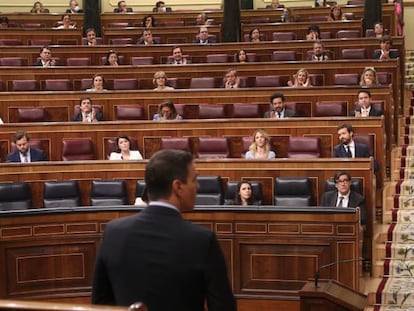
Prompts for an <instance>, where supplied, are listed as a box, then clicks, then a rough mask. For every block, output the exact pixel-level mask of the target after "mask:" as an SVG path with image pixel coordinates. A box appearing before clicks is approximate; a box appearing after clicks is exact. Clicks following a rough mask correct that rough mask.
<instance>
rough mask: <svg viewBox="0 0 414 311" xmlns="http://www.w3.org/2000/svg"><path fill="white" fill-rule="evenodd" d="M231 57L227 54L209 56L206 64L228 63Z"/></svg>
mask: <svg viewBox="0 0 414 311" xmlns="http://www.w3.org/2000/svg"><path fill="white" fill-rule="evenodd" d="M228 61H229V56H228V55H227V54H207V55H206V63H227V62H228Z"/></svg>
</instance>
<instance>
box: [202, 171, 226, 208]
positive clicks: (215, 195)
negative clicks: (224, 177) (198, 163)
mask: <svg viewBox="0 0 414 311" xmlns="http://www.w3.org/2000/svg"><path fill="white" fill-rule="evenodd" d="M197 182H198V184H199V188H198V190H197V195H196V202H195V204H196V205H221V204H223V199H224V196H223V188H222V184H221V182H222V181H221V177H220V176H215V175H200V176H198V177H197Z"/></svg>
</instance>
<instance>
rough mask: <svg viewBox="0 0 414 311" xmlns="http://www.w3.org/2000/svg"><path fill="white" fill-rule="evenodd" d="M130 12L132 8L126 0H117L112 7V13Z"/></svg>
mask: <svg viewBox="0 0 414 311" xmlns="http://www.w3.org/2000/svg"><path fill="white" fill-rule="evenodd" d="M130 12H132V8H129V7H128V4H127V3H126V1H124V0H121V1H118V5H117V7H116V8H115V9H114V13H130Z"/></svg>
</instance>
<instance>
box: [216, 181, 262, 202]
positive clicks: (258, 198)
mask: <svg viewBox="0 0 414 311" xmlns="http://www.w3.org/2000/svg"><path fill="white" fill-rule="evenodd" d="M238 183H239V181H232V180H230V181H228V182H227V187H226V191H225V192H224V204H230V203H232V202H233V201H234V199H235V198H236V192H237V185H238ZM249 183H250V184H251V185H252V192H253V194H254V199H253V201H254V202H257V203H258V204H262V200H263V190H262V183H261V182H260V181H249Z"/></svg>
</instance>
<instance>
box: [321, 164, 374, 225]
mask: <svg viewBox="0 0 414 311" xmlns="http://www.w3.org/2000/svg"><path fill="white" fill-rule="evenodd" d="M334 181H335V188H336V189H335V190H331V191H327V192H325V193H323V194H322V197H321V200H320V206H331V207H354V208H355V207H359V208H360V210H361V224H362V225H365V224H366V220H367V218H366V217H367V213H366V207H365V198H364V197H363V196H362V195H361V194H359V193H358V192H356V191H353V190H352V189H351V175H350V174H349V173H348V172H343V171H342V172H337V173H336V174H335V176H334Z"/></svg>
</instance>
